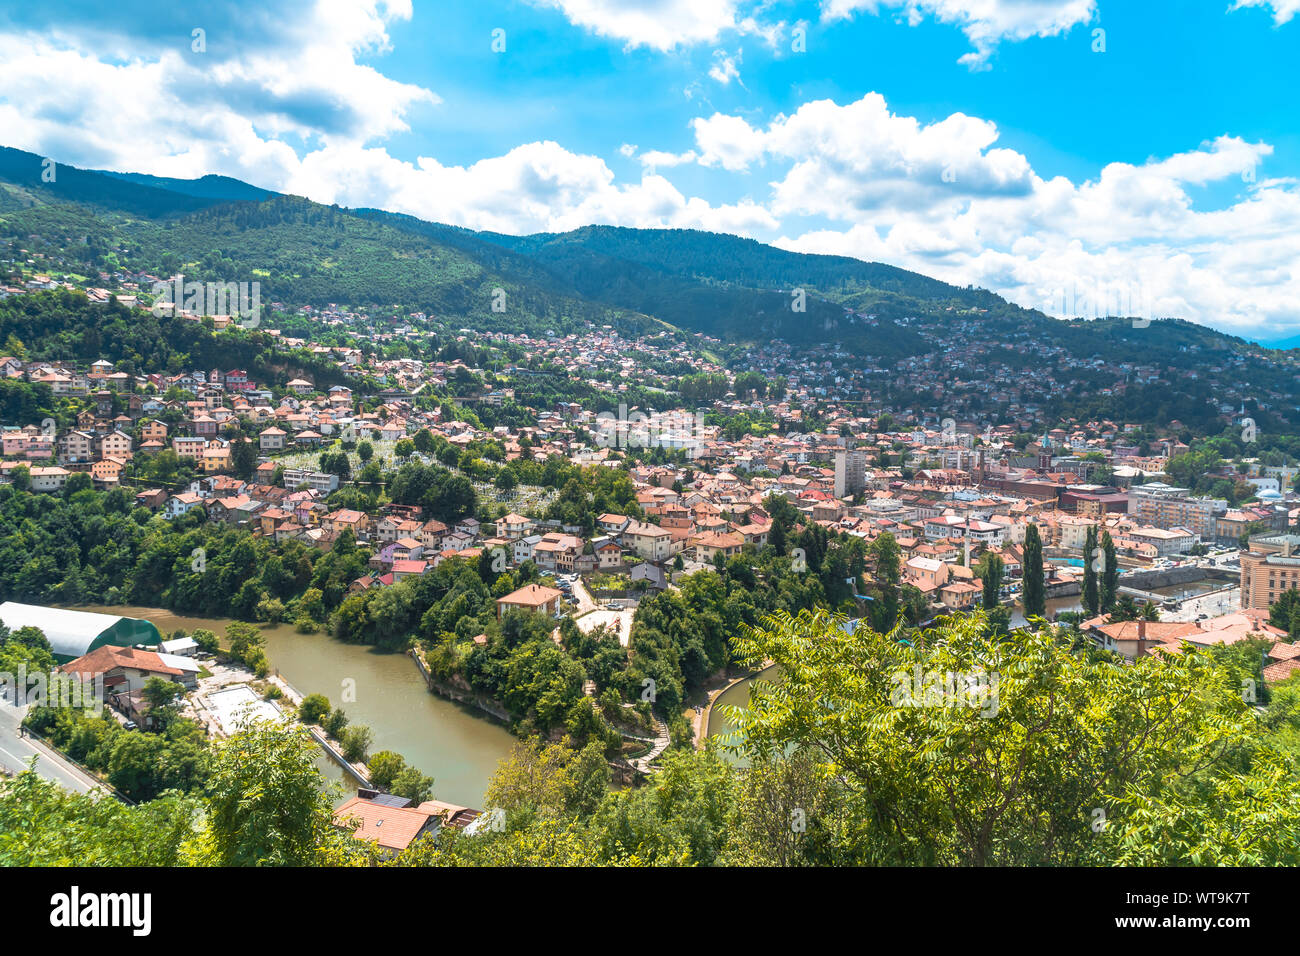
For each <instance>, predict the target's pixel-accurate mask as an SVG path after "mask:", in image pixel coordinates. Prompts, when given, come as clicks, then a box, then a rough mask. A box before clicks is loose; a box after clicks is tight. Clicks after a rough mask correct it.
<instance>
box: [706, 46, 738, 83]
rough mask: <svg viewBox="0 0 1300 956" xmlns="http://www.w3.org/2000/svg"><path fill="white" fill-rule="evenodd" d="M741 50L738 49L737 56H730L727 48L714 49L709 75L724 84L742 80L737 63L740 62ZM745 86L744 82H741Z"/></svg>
mask: <svg viewBox="0 0 1300 956" xmlns="http://www.w3.org/2000/svg"><path fill="white" fill-rule="evenodd" d="M740 58H741V51H739V50H737V51H736V55H735V56H729V55H728V54H727V52H726V51H725V50H714V51H713V66H711V67H710V68H709V77H710V78H711V79H713V80H716V81H717V82H719V83H721V84H722V85H723V86H727V85H728V84H730V83H731V81H732V80H735V81H736V82H738V83H739V82H740V70H739V68H737V66H736V64H737V63H739V62H740ZM740 85H741V86H744V84H743V83H741V84H740Z"/></svg>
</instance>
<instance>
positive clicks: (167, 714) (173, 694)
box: [141, 677, 185, 725]
mask: <svg viewBox="0 0 1300 956" xmlns="http://www.w3.org/2000/svg"><path fill="white" fill-rule="evenodd" d="M141 696H142V697H143V698H144V701H145V703H146V704H148V705H149V716H151V717H153V718H154V719H155V720H157V721H159V722H160V723H162V724H163V725H166V724H167V723H169V722H170V721H171V719H172V718H173V717H175V716H176V702H177V700H178V699H183V698H184V697H185V688H184V687H182V686H181V685H180V684H177V683H175V682H173V681H169V680H166V679H165V678H162V677H150V678H149V679H148V680H146V681H145V682H144V689H143V690H142V691H141Z"/></svg>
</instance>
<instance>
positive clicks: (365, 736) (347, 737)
mask: <svg viewBox="0 0 1300 956" xmlns="http://www.w3.org/2000/svg"><path fill="white" fill-rule="evenodd" d="M374 737H375V735H374V734H373V733H372V732H371V730H370V728H369V727H366V726H365V725H363V724H357V725H355V726H353V727H349V728H348V729H347V730H345V731H343V736H342V737H340V738H339V743H341V744H342V745H343V756H344V757H346V758H347V760H348V761H349V762H350V763H361V762H362V761H364V760H365V759H366V751H367V750H369V749H370V744H371V741H373V740H374Z"/></svg>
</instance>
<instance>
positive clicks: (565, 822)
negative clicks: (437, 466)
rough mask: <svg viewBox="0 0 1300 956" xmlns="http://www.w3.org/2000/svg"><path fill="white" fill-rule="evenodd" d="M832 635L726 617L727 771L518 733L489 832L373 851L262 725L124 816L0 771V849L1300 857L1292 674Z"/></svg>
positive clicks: (84, 857) (307, 766) (976, 631)
mask: <svg viewBox="0 0 1300 956" xmlns="http://www.w3.org/2000/svg"><path fill="white" fill-rule="evenodd" d="M842 623H843V621H842V619H839V618H836V617H834V616H832V615H830V614H827V613H825V612H808V611H803V612H800V613H798V614H797V615H795V614H790V613H786V612H779V613H777V614H775V615H772V616H769V617H767V618H766V619H765V620H764V621H763V623H762V624H761V625H760V626H754V627H751V626H747V625H746V626H742V628H741V633H740V636H739V640H738V645H739V650H740V652H741V653H742V654H743V655H744V656H745V658H746V659H747V660H748V661H750V662H756V661H765V660H771V661H773V662H774V663H775V664H776V665H777V666H778V668H779V669H780V670H779V672H780V673H781V674H782V677H781V678H780V679H779V680H773V681H768V682H760V683H758V684H756V685H755V686H754V687H753V693H752V694H751V702H750V706H749V708H748V709H747V710H745V711H737V712H733V713H732V714H731V715H730V716H731V717H732V718H733V722H734V724H735V725H736V726H738V727H739V728H740V734H741V736H740V737H739V739H738V740H736V741H734V742H733V744H732V746H734V747H735V749H736V750H737V752H738V753H739V754H741V755H742V756H744V757H745V758H747V759H746V765H745V766H744V767H740V766H737V765H736V764H735V763H733V762H730V761H728V760H727V759H724V753H723V752H722V750H721V748H720V747H719V746H717V745H713V744H711V745H710V746H709V747H707V748H706V749H704V750H695V749H691V748H682V749H676V750H669V751H668V752H667V753H666V754H665V755H664V757H663V760H662V769H661V770H660V771H659V772H658V773H657V774H655V775H654V776H653V777H652V778H651V779H650V780H649V781H648V782H647V783H646V784H645V785H643V786H639V787H634V788H625V789H619V790H611V789H610V785H609V784H610V773H609V768H608V766H607V765H606V762H605V755H604V753H603V748H602V746H601V744H600V743H599V742H590V743H587V744H586V745H585V746H578V745H576V744H575V743H574V741H573V740H572V739H570V738H565V739H563V740H562V741H561V742H559V743H542V742H541V741H537V740H534V741H529V742H525V743H521V744H520V745H518V746H517V747H516V748H515V750H514V751H513V752H512V754H511V755H510V756H509V757H508V758H507V759H506V760H505V761H503V762H502V764H501V765H500V766H499V768H498V770H497V772H496V774H495V775H494V777H493V780H492V782H491V784H490V786H489V789H488V793H487V795H486V797H485V809H489V810H497V811H499V813H500V825H499V826H492V827H484V828H483V829H482V830H480V831H479V832H478V833H477V834H474V835H466V834H464V833H463V832H460V831H455V830H447V831H444V832H442V833H440V834H439V835H438V836H437V837H436V838H429V837H424V838H421V839H420V840H419V841H417V842H416V843H414V844H413V845H412V846H411V847H410V848H409V849H407V850H406V851H404V852H402V853H401V854H399V855H398V856H397V857H396V858H394V859H391V860H381V859H380V858H379V856H378V854H377V853H376V852H375V848H374V847H373V846H371V845H369V844H366V843H363V842H361V841H358V840H355V839H354V838H353V837H352V836H351V834H350V833H348V832H346V831H344V830H340V829H338V828H336V827H334V826H333V824H332V814H331V802H330V800H329V798H328V797H327V796H326V795H325V793H324V788H323V782H322V780H321V777H320V775H319V773H318V771H317V770H316V768H315V766H314V760H313V758H314V755H315V751H314V750H313V746H312V743H311V741H310V739H309V738H307V737H306V736H305V734H304V732H303V731H302V730H301V729H298V728H295V727H292V726H287V727H280V726H274V727H273V726H265V725H263V726H258V727H255V728H253V729H251V730H248V731H244V732H242V733H240V734H237V735H236V736H235V737H233V738H231V739H230V740H229V741H226V742H223V743H222V744H221V745H219V746H218V747H217V748H216V752H215V754H214V756H213V767H212V772H211V775H210V776H209V778H208V781H207V786H206V787H205V788H204V790H203V791H202V792H199V793H195V794H193V795H191V796H188V797H181V796H179V795H176V794H164V795H163V796H162V797H161V798H160V799H157V800H154V801H151V802H148V803H144V804H141V805H140V806H138V807H124V806H121V805H119V804H117V803H116V802H115V801H112V800H109V799H99V800H93V799H91V798H87V797H83V796H80V795H70V794H66V793H63V792H62V791H60V790H58V789H57V788H55V787H54V786H53V785H50V784H47V783H44V782H42V781H41V780H39V779H38V778H36V777H35V776H34V775H33V774H31V773H27V774H23V775H21V776H19V777H18V778H16V779H15V780H12V781H9V782H7V783H3V784H0V863H10V862H13V863H29V864H35V865H42V864H49V865H57V864H69V863H75V864H93V863H106V864H121V865H128V864H139V865H176V864H180V865H316V866H332V865H367V864H369V865H374V864H379V863H382V864H383V865H392V866H404V865H409V866H507V865H509V866H518V865H523V866H555V865H670V866H680V865H706V866H707V865H723V866H727V865H779V866H798V865H863V864H866V865H925V864H929V865H1097V866H1107V865H1116V864H1127V865H1195V864H1211V865H1276V864H1297V863H1300V773H1297V767H1298V766H1300V764H1298V762H1297V761H1298V759H1300V679H1293V680H1291V681H1288V682H1285V683H1282V684H1278V685H1274V686H1273V687H1272V688H1271V696H1270V699H1269V704H1268V707H1267V708H1265V709H1264V710H1263V711H1262V712H1260V711H1257V710H1256V709H1255V708H1254V707H1253V706H1250V705H1248V704H1247V703H1245V702H1244V701H1243V699H1242V697H1243V695H1242V691H1241V687H1242V681H1243V680H1244V679H1245V678H1244V677H1243V674H1246V673H1248V672H1249V673H1253V671H1248V670H1245V669H1243V667H1244V665H1243V663H1242V662H1241V661H1237V660H1236V659H1235V657H1234V656H1233V655H1230V654H1224V653H1215V652H1209V653H1207V652H1203V651H1199V650H1195V649H1193V648H1191V647H1184V649H1183V651H1182V653H1179V654H1175V655H1156V656H1152V657H1148V658H1143V659H1142V660H1139V661H1138V662H1136V663H1134V664H1131V665H1122V664H1119V663H1118V662H1117V660H1116V659H1115V658H1114V657H1112V656H1110V655H1107V654H1104V653H1102V652H1099V651H1093V650H1082V651H1080V650H1073V649H1072V642H1071V641H1070V640H1069V639H1068V635H1067V634H1065V633H1064V632H1058V631H1056V630H1055V629H1052V628H1043V629H1040V630H1038V631H1020V632H1016V633H1015V634H1013V635H1011V636H1009V637H1007V636H1002V637H998V636H993V635H996V634H997V633H998V632H997V631H996V630H995V629H991V628H988V627H987V626H986V621H985V616H984V615H983V614H974V615H970V616H966V617H955V618H949V619H947V620H945V621H944V622H943V623H942V624H940V625H939V626H937V627H934V628H931V629H929V630H926V631H924V632H921V633H920V634H917V635H914V637H916V638H917V639H916V640H914V641H913V642H912V644H911V645H905V644H902V643H899V642H897V641H896V640H891V639H890V638H889V637H887V636H884V635H881V634H879V633H877V632H874V631H871V630H870V629H868V628H866V627H858V628H857V629H856V630H855V631H854V632H853V633H852V634H849V633H847V632H846V631H845V630H843V628H842ZM940 674H942V675H944V678H943V680H942V681H937V680H934V679H932V675H940ZM949 674H952V675H964V676H966V677H970V678H972V680H973V681H974V680H976V679H978V680H982V681H983V682H982V683H974V685H973V686H975V687H977V688H980V691H979V693H976V694H972V693H971V692H969V691H968V690H966V689H965V688H964V685H962V684H960V683H956V684H954V682H953V680H952V679H950V678H948V676H947V675H949ZM954 690H956V691H957V693H956V694H954ZM381 756H382V755H376V757H377V758H379V757H381ZM383 762H384V761H383V760H380V763H381V764H382V763H383ZM389 762H390V763H391V766H389V768H388V769H389V771H390V773H392V774H396V773H398V772H399V771H400V769H401V768H400V767H399V766H398V764H397V762H396V761H389ZM124 834H125V835H126V838H125V839H124V836H123V835H124Z"/></svg>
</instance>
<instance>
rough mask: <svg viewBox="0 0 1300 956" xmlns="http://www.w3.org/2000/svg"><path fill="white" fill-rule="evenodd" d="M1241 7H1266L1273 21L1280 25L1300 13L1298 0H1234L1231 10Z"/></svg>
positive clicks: (1299, 1) (1299, 0)
mask: <svg viewBox="0 0 1300 956" xmlns="http://www.w3.org/2000/svg"><path fill="white" fill-rule="evenodd" d="M1243 7H1268V8H1269V9H1271V10H1272V11H1273V22H1274V23H1276V24H1278V25H1279V26H1281V25H1282V24H1283V23H1287V22H1289V21H1290V20H1291V19H1292V18H1294V17H1295V15H1296V14H1297V13H1300V0H1236V2H1235V3H1234V4H1233V5H1232V9H1233V10H1240V9H1242V8H1243Z"/></svg>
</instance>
